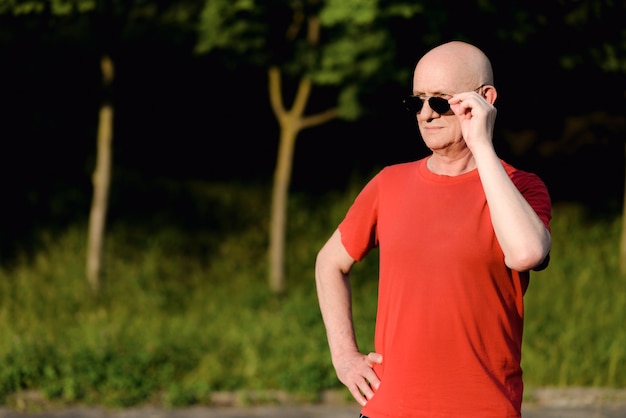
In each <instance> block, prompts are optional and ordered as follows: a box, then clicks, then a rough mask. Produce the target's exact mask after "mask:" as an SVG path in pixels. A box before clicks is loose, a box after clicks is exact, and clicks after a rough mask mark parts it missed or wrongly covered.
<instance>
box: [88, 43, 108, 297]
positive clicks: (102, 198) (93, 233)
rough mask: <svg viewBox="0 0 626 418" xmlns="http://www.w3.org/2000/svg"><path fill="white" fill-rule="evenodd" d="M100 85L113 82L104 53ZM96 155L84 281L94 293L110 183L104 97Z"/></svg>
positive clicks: (98, 279)
mask: <svg viewBox="0 0 626 418" xmlns="http://www.w3.org/2000/svg"><path fill="white" fill-rule="evenodd" d="M100 66H101V70H102V81H103V88H104V90H105V91H106V92H108V91H110V89H111V85H112V83H113V76H114V68H113V61H112V60H111V58H110V57H109V56H107V55H105V56H103V57H102V59H101V61H100ZM97 141H98V144H97V158H96V167H95V169H94V173H93V177H92V182H93V197H92V202H91V212H90V214H89V232H88V234H89V235H88V238H87V281H88V282H89V285H90V287H91V290H92V291H93V292H94V294H97V293H98V292H99V291H100V287H101V285H102V283H101V276H102V255H103V245H104V231H105V225H106V213H107V203H108V198H109V185H110V183H111V160H112V150H111V147H112V145H111V144H112V142H113V105H112V103H111V101H110V100H104V102H103V103H102V106H101V107H100V115H99V120H98V138H97Z"/></svg>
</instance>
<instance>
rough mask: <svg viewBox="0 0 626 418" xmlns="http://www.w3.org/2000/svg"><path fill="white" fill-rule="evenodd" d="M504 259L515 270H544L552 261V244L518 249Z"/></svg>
mask: <svg viewBox="0 0 626 418" xmlns="http://www.w3.org/2000/svg"><path fill="white" fill-rule="evenodd" d="M504 261H505V263H506V265H507V267H508V268H510V269H511V270H515V271H530V270H537V271H538V270H543V269H545V268H546V267H548V262H549V261H550V246H549V245H545V246H538V247H537V248H534V249H532V248H531V249H528V250H526V251H518V252H516V253H515V254H514V255H513V256H509V257H505V260H504Z"/></svg>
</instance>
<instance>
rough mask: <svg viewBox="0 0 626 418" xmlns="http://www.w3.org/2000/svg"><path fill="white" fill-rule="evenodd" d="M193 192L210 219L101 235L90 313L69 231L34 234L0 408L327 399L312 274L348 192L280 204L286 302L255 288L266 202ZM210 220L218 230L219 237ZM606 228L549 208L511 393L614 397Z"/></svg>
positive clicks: (368, 279)
mask: <svg viewBox="0 0 626 418" xmlns="http://www.w3.org/2000/svg"><path fill="white" fill-rule="evenodd" d="M195 187H196V189H194V190H195V191H194V193H195V194H194V196H195V197H194V198H196V199H201V198H202V196H209V200H210V201H211V205H209V204H205V205H203V204H202V203H201V202H199V203H198V207H200V209H199V210H200V211H201V213H202V216H213V217H215V219H212V220H209V221H207V220H206V219H205V220H204V222H202V223H201V224H202V225H201V226H199V227H198V228H196V229H194V228H193V227H192V228H189V225H186V226H185V228H177V227H174V226H172V225H168V226H167V227H165V226H162V225H161V226H158V227H155V226H151V225H147V224H140V223H139V224H134V223H130V224H129V223H124V222H118V223H115V222H113V223H112V225H111V226H110V228H109V231H108V235H107V240H106V242H107V246H106V252H105V254H106V257H105V265H106V272H105V273H106V274H105V276H104V279H105V280H104V283H103V288H102V292H101V294H100V295H99V296H98V297H97V298H95V297H92V296H91V294H90V291H89V288H88V285H87V282H86V279H85V273H84V262H85V236H86V231H85V228H84V226H83V225H80V224H77V225H75V226H73V227H70V228H68V229H67V230H66V231H65V232H64V233H61V234H55V235H53V234H46V233H45V232H44V233H42V235H41V237H40V242H39V246H38V249H37V251H35V252H34V253H28V254H27V253H24V254H23V255H22V256H21V257H20V258H19V259H18V260H17V261H15V262H13V263H11V264H7V265H6V266H4V267H2V268H0V399H6V397H7V396H8V395H10V394H12V393H15V392H19V391H23V390H31V389H32V390H38V391H41V392H42V393H44V394H46V395H47V396H48V397H50V398H51V399H55V400H59V401H65V402H75V401H78V402H84V403H94V404H95V403H98V404H104V405H111V406H127V405H134V404H138V403H141V402H147V401H151V400H155V399H159V401H160V402H164V403H166V404H169V405H186V404H192V403H198V402H208V401H209V399H210V395H211V393H214V392H216V391H236V390H246V389H249V390H280V391H286V392H290V393H295V394H299V395H300V396H302V397H303V398H304V399H314V398H315V397H316V396H317V394H318V393H319V392H320V391H322V390H324V389H328V388H340V387H341V386H340V383H339V382H338V381H337V379H336V377H335V374H334V371H333V369H332V365H331V363H330V358H329V353H328V348H327V343H326V336H325V333H324V328H323V324H322V321H321V317H320V314H319V308H318V305H317V299H316V292H315V285H314V277H313V266H314V262H315V255H316V252H317V250H318V249H319V247H320V246H321V245H322V243H323V242H324V241H325V240H326V239H327V238H328V236H329V235H330V233H331V232H332V229H333V228H334V227H335V226H336V224H337V223H338V222H339V221H340V220H341V218H342V216H343V214H344V212H345V210H346V209H347V207H348V205H349V204H350V203H351V201H352V198H353V197H354V194H355V191H354V190H351V191H347V192H345V193H334V194H329V195H327V196H324V197H323V198H320V199H313V198H312V197H304V196H294V197H293V198H292V201H291V202H290V211H289V232H288V245H287V266H286V268H287V275H288V281H287V288H288V291H287V293H286V294H285V295H284V296H282V297H276V296H274V295H272V294H271V292H270V291H269V289H268V285H267V280H266V271H267V261H266V242H267V236H266V235H267V213H268V208H267V199H266V195H265V194H264V193H260V192H257V193H251V192H250V191H249V190H245V189H242V190H240V196H239V195H238V194H237V191H238V190H239V189H238V188H236V187H234V188H232V189H227V188H225V187H224V185H219V186H216V187H217V188H216V189H213V188H211V187H210V186H206V188H197V187H198V186H197V185H196V186H195ZM225 190H228V192H226V191H225ZM222 195H223V196H224V199H225V200H224V202H223V203H219V202H220V200H219V196H222ZM221 205H223V206H221ZM240 206H241V207H240ZM233 207H236V208H237V209H236V210H235V209H233ZM244 209H245V210H244ZM225 216H232V218H229V219H227V220H225V221H224V222H223V223H222V222H220V221H219V219H220V218H221V217H225ZM188 223H189V221H188ZM199 223H200V222H199ZM620 225H621V224H620V219H591V218H588V217H586V216H585V212H584V211H583V210H581V209H580V208H577V207H558V208H555V211H554V222H553V237H554V247H553V251H552V263H551V265H550V267H549V268H548V269H547V270H545V271H543V272H540V273H536V274H534V275H533V276H532V277H533V278H532V280H531V286H530V288H529V290H528V292H527V294H526V328H525V335H524V352H523V353H524V354H523V366H524V372H525V382H526V384H527V386H613V387H625V386H626V374H624V373H623V371H624V370H626V357H625V354H624V353H625V350H624V347H626V330H625V326H624V324H625V318H626V286H625V285H624V278H623V277H621V276H620V275H619V273H618V270H617V256H618V242H619V229H620ZM374 258H375V257H371V258H369V259H367V260H366V261H365V262H363V263H359V264H357V266H356V267H355V269H356V270H355V274H354V277H355V278H354V280H355V285H354V298H355V304H354V309H355V312H354V317H355V326H356V330H357V334H358V338H359V344H360V346H361V348H362V349H363V350H364V351H369V350H372V349H373V343H372V337H373V329H374V318H375V310H376V291H377V286H376V275H377V273H376V268H377V263H376V261H375V260H374Z"/></svg>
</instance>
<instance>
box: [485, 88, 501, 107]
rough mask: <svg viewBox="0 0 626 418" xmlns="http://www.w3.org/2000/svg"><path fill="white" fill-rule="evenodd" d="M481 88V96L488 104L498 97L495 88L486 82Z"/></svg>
mask: <svg viewBox="0 0 626 418" xmlns="http://www.w3.org/2000/svg"><path fill="white" fill-rule="evenodd" d="M482 90H483V91H482V96H483V97H484V98H485V100H487V102H489V103H490V104H494V103H495V102H496V98H497V97H498V91H497V90H496V88H495V87H494V86H490V85H489V84H487V85H486V86H484V87H483V89H482Z"/></svg>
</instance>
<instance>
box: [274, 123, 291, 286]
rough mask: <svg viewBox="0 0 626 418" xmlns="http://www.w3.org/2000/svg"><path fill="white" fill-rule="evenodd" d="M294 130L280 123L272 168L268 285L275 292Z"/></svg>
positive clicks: (281, 283)
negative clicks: (273, 167) (274, 164)
mask: <svg viewBox="0 0 626 418" xmlns="http://www.w3.org/2000/svg"><path fill="white" fill-rule="evenodd" d="M296 137H297V131H295V130H294V129H293V128H292V127H287V126H281V137H280V143H279V149H278V161H277V162H276V170H275V172H274V185H273V192H272V209H271V211H272V213H271V220H270V279H269V280H270V289H271V290H272V292H274V293H275V294H280V293H282V292H283V291H284V290H285V277H284V276H285V273H284V265H285V236H286V227H287V203H288V202H287V200H288V195H289V183H290V180H291V170H292V165H293V153H294V148H295V143H296Z"/></svg>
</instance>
